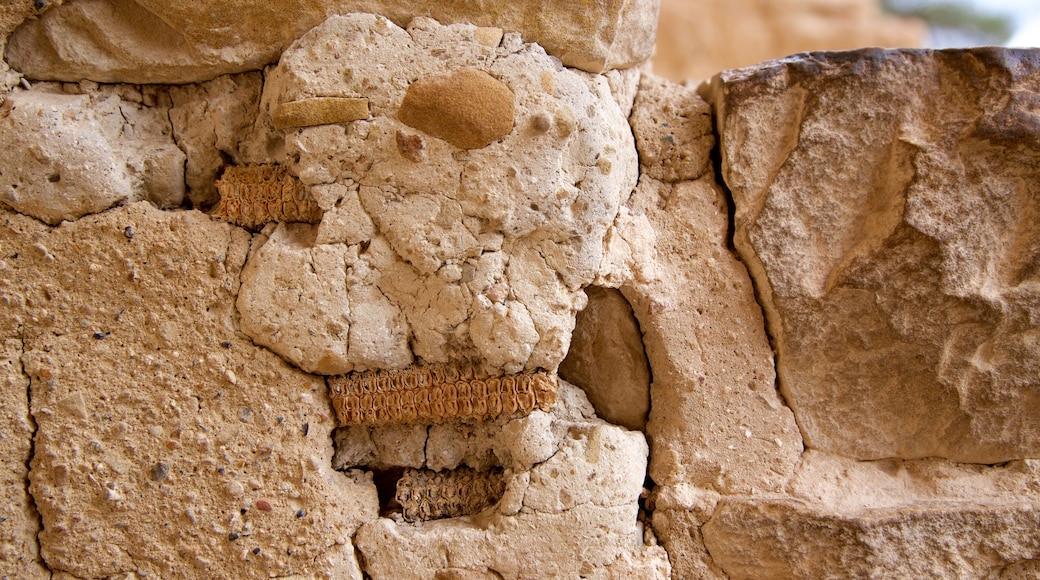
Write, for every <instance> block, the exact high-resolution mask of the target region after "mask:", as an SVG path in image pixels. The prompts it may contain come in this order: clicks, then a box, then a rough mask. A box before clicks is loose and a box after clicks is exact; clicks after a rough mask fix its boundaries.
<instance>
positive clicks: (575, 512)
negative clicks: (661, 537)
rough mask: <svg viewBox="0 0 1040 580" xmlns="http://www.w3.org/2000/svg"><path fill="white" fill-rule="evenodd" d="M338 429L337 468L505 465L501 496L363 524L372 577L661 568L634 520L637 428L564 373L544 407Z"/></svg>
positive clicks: (642, 456) (661, 574) (639, 449)
mask: <svg viewBox="0 0 1040 580" xmlns="http://www.w3.org/2000/svg"><path fill="white" fill-rule="evenodd" d="M336 440H337V461H338V463H337V464H336V467H337V469H344V470H351V469H355V468H367V467H379V468H386V467H388V466H394V465H395V462H400V461H402V460H403V461H407V462H408V463H396V466H399V467H405V466H407V467H427V468H430V469H434V470H443V469H454V468H456V467H459V466H460V465H465V466H468V467H471V468H474V469H477V470H486V469H489V468H491V467H496V466H498V467H504V468H505V469H506V471H505V475H506V491H505V495H504V496H503V498H502V500H501V501H500V502H498V503H497V504H496V505H494V506H492V507H489V508H487V509H486V510H484V511H483V512H480V513H478V514H476V515H473V516H466V517H459V518H450V519H443V520H433V521H428V522H420V523H418V524H409V523H405V522H404V521H402V520H401V515H400V514H399V513H398V514H393V516H392V517H390V518H380V519H378V520H375V521H374V522H371V523H368V524H365V525H364V526H363V527H362V528H361V529H360V530H359V531H358V536H357V540H356V542H357V546H358V548H359V550H360V551H361V554H362V556H363V559H364V562H365V572H366V573H367V574H369V575H370V576H371V577H372V578H375V579H378V578H401V577H406V576H407V577H424V578H432V577H437V578H440V577H442V576H444V575H446V574H463V573H465V574H472V575H477V576H476V577H482V576H479V575H481V574H485V575H487V574H490V575H495V574H497V575H498V576H494V577H501V578H510V579H512V578H546V577H573V576H576V575H578V574H581V575H585V576H587V577H594V578H599V577H604V578H623V577H639V578H667V577H668V575H669V565H668V561H667V558H666V556H665V554H664V550H663V549H662V548H660V547H658V546H656V543H655V541H654V540H653V537H652V533H649V532H648V533H644V529H643V526H642V524H641V523H640V522H639V521H638V519H637V512H638V504H637V500H638V499H639V497H640V494H641V493H642V491H643V478H644V477H645V474H646V457H647V452H648V449H647V446H646V441H645V439H644V438H643V435H642V434H641V433H638V432H633V431H627V430H625V429H622V428H620V427H617V426H613V425H609V424H607V423H605V422H603V421H601V420H599V419H597V418H595V415H594V413H593V411H592V407H591V405H590V404H589V402H588V400H587V399H586V398H585V396H584V394H583V393H582V391H581V390H579V389H578V388H577V387H574V386H573V385H570V384H568V383H566V382H563V383H561V393H560V403H559V404H558V405H557V406H556V408H554V409H553V410H552V412H550V413H546V412H542V411H535V412H534V413H532V414H531V415H530V416H528V417H523V418H519V419H514V420H504V419H503V420H499V421H496V422H493V423H482V424H473V425H468V424H460V425H435V426H433V427H430V428H429V431H428V434H427V432H426V429H425V428H401V427H382V428H364V427H352V428H349V429H340V430H339V431H338V432H337V436H336ZM379 441H397V442H399V444H400V445H399V446H385V445H384V446H380V444H379ZM402 449H411V450H412V451H411V452H405V453H402V452H401V450H402ZM341 452H342V453H341ZM356 461H361V462H369V463H368V465H365V464H364V463H361V464H359V463H354V462H356ZM447 577H453V576H447Z"/></svg>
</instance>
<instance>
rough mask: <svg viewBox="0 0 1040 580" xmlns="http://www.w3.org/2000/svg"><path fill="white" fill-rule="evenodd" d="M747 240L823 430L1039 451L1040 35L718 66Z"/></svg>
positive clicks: (886, 441)
mask: <svg viewBox="0 0 1040 580" xmlns="http://www.w3.org/2000/svg"><path fill="white" fill-rule="evenodd" d="M714 86H715V106H716V110H717V113H718V126H719V133H720V135H721V142H722V156H723V177H724V179H725V181H726V184H727V185H728V186H729V188H730V189H731V190H732V192H733V199H734V201H735V203H736V213H735V227H736V233H735V244H736V246H737V249H738V251H739V252H740V255H741V257H742V258H743V260H744V262H745V264H747V265H748V268H749V270H750V272H751V274H752V275H753V276H754V278H755V280H756V283H757V288H758V291H759V295H760V299H761V301H762V304H763V307H764V308H765V311H766V314H767V317H768V321H769V327H770V332H771V334H772V336H773V338H774V344H775V348H776V351H777V369H778V373H779V377H780V385H781V389H782V392H783V394H784V396H785V398H786V400H787V402H788V404H790V405H791V407H792V408H793V410H794V412H795V415H796V416H797V418H798V423H799V425H800V427H801V429H802V432H803V434H804V436H805V439H806V445H807V446H808V447H810V448H815V449H819V450H823V451H827V452H830V453H835V454H839V455H845V456H848V457H854V458H859V459H873V458H883V457H901V458H914V457H925V456H940V457H946V458H950V459H954V460H957V461H965V462H979V463H998V462H1003V461H1007V460H1011V459H1016V458H1023V457H1037V454H1038V453H1040V349H1038V343H1037V336H1038V333H1040V268H1038V264H1040V230H1038V229H1037V228H1036V216H1037V215H1040V173H1038V171H1040V170H1038V167H1040V163H1038V161H1040V149H1038V148H1037V143H1038V142H1040V123H1038V121H1037V117H1036V102H1037V101H1038V99H1040V53H1038V52H1036V51H1022V50H1004V49H972V50H951V51H939V52H929V51H909V50H908V51H880V50H863V51H858V52H849V53H821V54H810V55H804V56H798V57H791V58H788V59H784V60H779V61H774V62H769V63H764V64H762V65H758V66H756V67H751V68H747V69H739V70H733V71H727V72H724V73H722V74H721V75H719V76H718V77H716V79H715V81H714Z"/></svg>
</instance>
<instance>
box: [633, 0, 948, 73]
mask: <svg viewBox="0 0 1040 580" xmlns="http://www.w3.org/2000/svg"><path fill="white" fill-rule="evenodd" d="M927 39H928V29H927V26H926V25H925V23H924V22H923V21H920V20H916V19H909V18H901V17H897V16H892V15H890V14H885V13H883V12H882V10H881V2H880V1H879V0H662V1H661V22H660V24H659V25H658V28H657V38H656V47H655V52H654V58H653V62H652V66H653V70H654V72H655V73H657V74H659V75H661V76H663V77H666V78H669V79H671V80H673V81H676V82H682V81H683V80H686V79H707V78H710V77H711V76H712V75H714V74H715V73H717V72H719V71H721V70H725V69H730V68H737V67H744V66H750V65H753V64H755V63H757V62H761V61H764V60H769V59H774V58H780V57H782V56H787V55H789V54H793V53H796V52H804V51H816V50H849V49H855V48H861V47H864V46H888V47H911V48H913V47H920V46H925V44H926V42H927Z"/></svg>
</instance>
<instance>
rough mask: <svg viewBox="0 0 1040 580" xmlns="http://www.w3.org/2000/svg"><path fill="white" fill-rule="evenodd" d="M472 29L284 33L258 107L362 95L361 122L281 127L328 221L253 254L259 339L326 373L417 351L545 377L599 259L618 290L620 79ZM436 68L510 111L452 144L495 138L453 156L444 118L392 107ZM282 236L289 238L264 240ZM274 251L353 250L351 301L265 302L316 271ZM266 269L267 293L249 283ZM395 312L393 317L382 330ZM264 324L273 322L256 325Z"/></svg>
mask: <svg viewBox="0 0 1040 580" xmlns="http://www.w3.org/2000/svg"><path fill="white" fill-rule="evenodd" d="M474 34H475V29H474V27H472V26H468V25H453V26H441V25H439V24H437V23H436V22H434V21H432V20H429V19H423V18H419V19H416V20H414V21H413V22H412V24H411V25H410V28H409V29H407V30H404V29H401V28H398V27H397V26H395V25H394V24H393V23H392V22H390V21H388V20H386V19H384V18H381V17H379V16H374V15H361V14H356V15H350V16H337V17H333V18H330V19H329V20H328V21H326V22H325V23H324V24H322V25H321V26H319V27H317V28H315V29H313V30H311V31H310V32H308V33H307V34H306V35H304V36H303V37H302V38H301V39H299V40H298V41H297V42H295V43H294V44H293V45H292V46H291V47H290V48H289V49H288V50H287V51H286V52H285V53H284V54H283V56H282V58H281V60H280V61H279V64H278V66H277V67H275V68H274V69H272V70H271V71H270V73H269V74H268V75H267V77H266V78H267V80H266V85H265V87H264V94H263V98H262V101H261V109H262V110H263V112H264V114H262V115H261V117H267V116H269V115H272V114H276V111H277V110H278V107H279V106H281V104H282V103H286V102H294V101H299V100H302V99H310V98H315V97H318V96H326V97H332V96H335V97H346V98H366V99H368V104H369V113H370V117H369V118H368V119H362V120H358V121H354V122H352V123H350V124H347V125H335V124H333V125H319V126H313V127H302V128H296V129H291V130H288V131H286V132H285V152H284V163H286V164H287V165H288V167H289V171H290V173H292V174H294V175H298V176H299V178H300V181H301V182H302V183H303V184H305V185H307V186H308V187H310V188H311V190H312V192H313V195H314V198H315V199H316V202H317V203H318V205H319V207H321V208H322V209H323V210H325V211H326V214H325V218H324V219H323V221H322V224H320V225H319V226H318V228H317V233H314V234H313V237H310V236H311V234H310V233H308V234H306V235H302V234H301V235H300V236H296V237H294V238H293V239H294V241H293V242H291V244H290V243H288V242H287V238H285V237H282V236H280V235H278V236H272V238H271V240H270V241H268V242H267V244H271V247H270V248H268V247H267V246H266V245H265V246H264V248H263V249H261V250H260V251H258V252H256V253H254V255H253V257H252V258H251V259H250V265H249V266H248V267H247V268H246V276H245V279H244V286H243V296H247V297H246V298H243V297H240V298H239V309H240V312H241V313H242V320H243V329H244V331H245V332H246V333H247V334H249V335H250V336H252V337H253V338H254V340H256V341H257V342H258V343H261V344H265V345H269V346H270V347H271V348H273V349H275V350H276V351H277V352H279V353H282V354H283V355H285V356H288V357H289V360H292V361H294V362H297V364H303V365H304V366H303V367H302V368H304V369H305V370H310V371H313V372H322V373H326V372H328V373H331V374H339V373H342V372H347V371H349V370H351V369H353V368H359V369H361V368H399V367H401V366H403V365H405V364H408V363H410V362H411V360H412V358H411V357H412V356H413V355H414V357H416V358H417V359H421V360H423V361H425V362H431V363H446V362H449V361H458V360H465V359H470V360H473V361H474V362H478V363H483V364H484V365H485V366H486V367H487V369H486V370H488V371H489V372H496V373H516V372H520V371H523V370H527V371H532V370H535V369H538V368H542V369H546V370H549V371H553V370H555V369H556V367H557V366H558V365H559V363H560V361H561V360H562V359H563V357H564V354H565V352H566V348H567V344H568V343H569V342H570V332H571V329H572V328H573V325H574V315H575V313H576V312H577V311H578V310H580V309H581V308H582V307H583V306H584V304H585V299H586V298H585V294H584V292H583V291H582V288H583V287H584V286H586V285H588V284H590V283H592V282H593V281H594V280H596V279H597V277H600V276H601V274H602V275H605V274H603V271H604V268H605V266H604V265H605V264H607V263H608V262H609V264H610V267H609V268H606V269H607V270H609V272H612V273H613V274H612V275H613V278H614V282H613V283H614V284H620V283H621V281H622V278H623V277H624V276H625V275H627V274H626V272H631V271H633V270H638V268H637V267H635V266H632V262H633V261H634V258H632V257H631V256H632V255H633V252H631V251H629V252H628V254H629V257H628V258H626V257H625V255H624V254H625V252H624V251H623V250H624V249H625V247H628V249H629V250H631V248H630V247H629V246H626V244H623V243H622V241H621V240H623V239H625V238H624V236H623V235H620V234H618V235H617V236H614V238H616V239H617V242H616V243H614V244H612V245H611V244H606V243H605V241H606V240H607V239H608V238H611V235H612V232H614V231H615V230H617V229H618V228H619V227H621V226H622V225H624V224H625V223H628V222H626V220H625V219H624V218H622V217H619V216H621V215H622V210H621V204H622V202H623V200H624V199H625V198H627V196H628V195H629V193H630V191H631V188H632V187H633V186H634V185H635V181H636V173H637V172H636V170H637V155H636V151H635V147H634V143H633V140H632V134H631V129H630V128H629V126H628V123H627V121H626V119H625V116H624V112H623V111H622V110H621V105H619V103H622V104H623V103H624V102H625V101H626V99H627V97H626V96H624V93H625V88H626V87H628V86H630V85H631V83H626V82H625V81H624V79H627V78H628V75H622V74H621V73H617V74H615V75H614V76H613V77H612V78H614V80H615V82H614V84H613V85H612V84H611V82H610V80H609V79H608V78H607V77H604V76H596V75H589V74H587V73H581V72H577V71H573V70H570V69H565V68H562V67H560V66H559V64H558V63H557V62H555V61H554V60H553V59H552V58H551V57H549V56H548V55H546V54H545V53H544V52H543V51H542V50H541V49H540V48H539V47H537V46H535V45H530V44H523V43H522V42H521V41H520V38H519V37H518V36H517V35H516V34H514V33H509V34H506V35H505V36H504V37H503V40H502V42H501V43H499V44H497V45H494V46H488V45H487V44H485V43H482V42H479V41H478V40H477V39H476V38H475V37H474ZM357 54H365V58H363V59H362V58H355V57H352V56H351V55H357ZM459 71H463V72H459ZM478 71H480V72H478ZM424 79H425V80H424ZM430 79H436V80H435V81H430ZM446 79H455V80H456V81H458V80H459V79H462V81H465V82H466V83H468V82H470V81H473V82H476V83H477V84H478V85H479V86H483V85H485V84H487V85H488V86H489V87H496V88H495V90H491V89H490V88H488V89H487V90H485V89H480V92H484V93H493V92H495V91H498V92H500V93H501V94H500V95H499V97H501V98H496V99H497V100H499V101H501V103H500V104H503V108H501V109H496V110H494V111H489V110H484V111H481V112H480V113H481V115H485V114H490V115H492V116H493V117H494V118H496V119H498V120H496V121H494V122H493V123H492V124H491V126H492V127H494V126H496V125H501V126H500V127H498V128H493V130H492V131H491V132H490V133H486V135H485V133H484V132H478V134H482V135H485V136H483V137H481V140H480V142H473V143H468V142H459V143H458V144H459V145H464V146H467V147H468V146H471V145H472V146H478V145H482V144H484V143H485V141H486V139H487V138H488V136H489V135H490V136H494V137H495V138H494V141H493V142H491V143H490V144H487V145H486V146H483V147H480V148H478V149H463V148H460V147H457V146H456V145H454V144H452V143H451V142H449V141H446V140H444V139H442V138H440V137H446V136H447V134H441V133H438V131H440V129H436V128H432V127H428V126H425V125H422V124H421V123H419V122H415V121H414V119H413V120H412V121H410V122H413V124H416V125H422V126H419V127H418V128H416V127H412V126H409V125H407V124H405V123H404V122H402V119H399V118H398V117H399V111H401V110H402V108H403V109H404V110H405V111H407V110H408V109H409V107H408V106H405V107H402V103H403V102H405V101H407V100H408V98H409V97H408V96H407V95H409V94H412V91H413V90H414V89H415V87H416V86H421V85H422V84H423V83H427V84H428V81H429V82H434V83H435V84H436V85H437V86H440V85H441V84H443V83H444V82H446ZM466 79H469V80H470V81H466ZM476 79H479V80H476ZM413 81H414V82H413ZM462 81H459V82H462ZM435 88H436V87H435ZM424 90H426V89H424ZM444 92H447V93H448V96H452V97H455V96H458V95H457V94H455V92H457V91H455V89H451V90H448V89H445V90H444ZM507 95H508V98H507ZM615 95H617V96H615ZM470 97H474V98H475V96H474V95H470ZM468 98H469V97H467V99H468ZM464 100H465V99H464ZM507 101H508V102H507ZM460 102H461V101H460ZM470 104H472V103H470ZM506 105H508V106H506ZM493 109H494V107H493ZM509 111H511V112H509ZM503 113H508V114H506V115H505V116H502V115H503ZM467 114H469V113H467ZM403 116H404V117H406V118H407V115H403ZM478 117H479V115H478ZM456 121H459V122H462V121H465V118H464V116H463V117H459V118H457V119H456ZM578 127H581V130H577V129H578ZM509 128H512V129H511V130H509ZM453 130H454V129H453ZM427 131H432V132H433V133H427ZM502 131H506V132H507V134H505V135H501V133H502ZM438 135H440V136H439V137H438ZM456 137H457V136H455V137H451V139H452V140H457V139H456ZM628 221H632V222H634V221H637V220H628ZM629 229H632V228H629ZM300 231H301V232H302V230H300ZM633 231H634V230H633ZM634 236H635V234H632V236H630V237H632V239H633V240H635V239H637V238H636V237H634ZM344 243H345V244H349V245H348V246H346V247H343V246H342V244H344ZM286 244H288V245H291V246H292V248H291V249H290V248H286V249H284V250H276V249H275V247H276V246H280V245H286ZM316 244H317V245H321V244H328V247H327V248H324V249H318V248H314V246H315V245H316ZM615 246H617V247H615ZM258 247H259V246H258ZM283 251H284V252H302V253H306V252H312V251H313V252H342V253H344V255H349V257H347V258H345V260H346V261H345V262H343V263H344V264H346V265H348V266H349V267H348V268H347V270H348V271H347V272H345V273H342V274H335V276H336V277H338V278H344V277H349V278H350V285H349V288H350V294H351V296H350V297H348V296H347V294H345V293H343V292H340V291H337V292H333V293H331V294H328V299H327V301H326V302H323V303H314V304H306V305H300V306H299V307H298V308H299V309H300V311H301V312H304V311H306V312H313V313H315V316H316V317H312V316H311V315H310V314H308V315H307V316H294V315H292V310H294V309H296V308H297V306H296V305H295V303H294V302H282V303H280V304H278V305H274V304H272V302H271V301H270V300H271V299H272V298H273V297H274V296H277V295H281V294H280V293H281V292H283V289H284V293H285V294H284V295H285V296H290V295H293V293H294V292H298V289H299V288H301V287H305V286H306V285H308V284H312V283H314V284H318V285H321V284H325V283H326V282H327V281H325V280H322V279H321V278H320V277H317V278H316V277H313V276H310V275H309V274H308V272H306V271H300V272H298V273H293V272H291V271H289V270H287V266H286V264H287V263H286V262H281V261H280V260H281V259H280V258H279V259H273V258H271V259H268V257H269V256H273V255H274V253H275V252H283ZM302 253H301V254H300V255H302ZM355 256H356V257H355ZM294 260H295V262H293V263H294V264H298V265H301V266H302V264H303V263H305V260H302V261H301V260H296V259H294ZM254 262H255V263H254ZM261 262H263V264H261ZM293 267H296V266H293ZM337 267H340V266H337ZM265 270H266V271H265ZM330 275H332V274H330ZM260 280H269V281H270V282H264V284H273V286H270V285H269V286H267V287H264V288H260V289H256V288H254V286H255V285H256V284H259V283H260ZM297 281H304V282H303V284H304V286H300V285H299V284H297ZM344 288H346V286H344ZM322 292H324V291H322ZM323 295H324V294H323ZM334 303H335V304H338V305H337V306H336V307H335V308H329V307H328V306H329V305H332V304H334ZM290 305H291V308H290ZM366 308H368V309H369V310H371V313H370V314H363V312H364V311H365V309H366ZM347 310H349V312H350V315H349V316H350V318H352V319H354V320H353V321H352V322H351V326H350V328H351V330H349V334H350V340H351V341H355V340H356V341H359V344H360V341H366V340H369V339H368V338H367V337H368V335H367V334H366V332H371V333H373V337H372V341H371V342H370V346H371V347H372V348H370V349H368V351H367V353H368V354H365V352H364V351H362V350H358V351H357V352H356V353H355V352H354V346H350V347H349V349H348V348H347V346H346V344H345V341H344V339H345V337H346V334H345V333H346V332H348V330H347V327H345V326H344V325H343V320H342V315H341V313H342V312H346V311H347ZM395 312H400V313H402V314H403V317H404V320H403V321H396V322H393V325H392V326H386V325H385V324H384V322H386V321H389V320H396V319H395V318H394V317H395V316H396V314H395ZM322 313H324V314H322ZM272 318H278V319H279V320H281V321H282V322H279V323H278V324H275V325H271V324H267V323H266V322H261V319H272ZM365 320H371V321H373V325H372V326H371V327H370V329H369V330H365V331H363V330H362V327H361V326H358V324H359V322H358V321H365ZM379 321H382V322H379ZM276 327H277V328H276ZM331 329H337V332H336V333H333V332H332V331H331ZM276 334H277V336H276ZM388 341H390V342H388ZM390 343H392V345H391V344H390ZM401 347H403V349H404V350H402V348H401ZM348 350H349V351H350V352H348ZM294 352H298V353H300V354H299V356H296V355H294V354H286V353H294ZM332 352H335V353H336V354H335V355H334V356H332V357H331V358H329V359H328V361H327V362H329V363H330V364H322V365H319V364H318V360H319V359H321V358H322V357H323V356H324V355H323V354H319V353H332ZM305 358H308V359H309V360H308V362H302V361H303V359H305Z"/></svg>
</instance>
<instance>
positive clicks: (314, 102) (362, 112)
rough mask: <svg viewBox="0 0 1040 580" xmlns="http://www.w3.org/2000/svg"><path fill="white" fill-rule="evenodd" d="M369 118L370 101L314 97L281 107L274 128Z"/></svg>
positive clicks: (350, 98) (275, 117)
mask: <svg viewBox="0 0 1040 580" xmlns="http://www.w3.org/2000/svg"><path fill="white" fill-rule="evenodd" d="M367 118H368V99H366V98H363V97H314V98H310V99H300V100H299V101H290V102H288V103H282V104H281V105H279V107H278V110H277V111H275V113H274V118H273V121H274V126H275V127H277V128H279V129H289V128H292V127H310V126H313V125H332V124H334V123H349V122H351V121H360V120H362V119H367Z"/></svg>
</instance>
